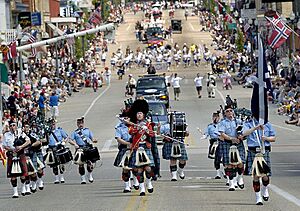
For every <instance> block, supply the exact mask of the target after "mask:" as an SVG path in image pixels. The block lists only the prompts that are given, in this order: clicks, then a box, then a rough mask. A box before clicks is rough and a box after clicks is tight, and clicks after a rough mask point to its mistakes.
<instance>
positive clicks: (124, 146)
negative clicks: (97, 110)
mask: <svg viewBox="0 0 300 211" xmlns="http://www.w3.org/2000/svg"><path fill="white" fill-rule="evenodd" d="M120 117H123V118H124V120H125V121H126V120H129V118H128V117H127V114H126V113H125V111H123V113H122V114H121V115H120ZM125 121H122V122H120V123H118V124H117V126H116V127H115V130H116V132H115V139H116V140H117V142H118V149H119V152H118V154H117V157H116V159H115V162H114V166H115V167H120V166H121V167H123V170H122V179H123V181H124V183H125V188H124V190H123V193H129V192H131V187H130V169H129V168H128V164H129V160H127V161H125V162H124V163H123V164H121V162H122V159H123V157H124V156H126V152H128V150H129V149H130V148H131V142H130V141H131V135H130V134H129V132H128V126H129V125H128V124H126V123H125ZM125 159H126V158H125ZM133 180H134V184H133V187H134V188H135V189H136V190H138V189H139V184H138V181H137V178H136V177H135V176H134V177H133Z"/></svg>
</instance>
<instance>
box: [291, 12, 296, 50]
mask: <svg viewBox="0 0 300 211" xmlns="http://www.w3.org/2000/svg"><path fill="white" fill-rule="evenodd" d="M295 19H296V16H295V13H294V12H291V14H290V20H291V23H292V29H293V30H295V27H294V24H295V23H294V21H295ZM292 52H293V54H294V53H295V33H294V32H292Z"/></svg>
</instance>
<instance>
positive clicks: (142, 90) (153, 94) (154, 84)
mask: <svg viewBox="0 0 300 211" xmlns="http://www.w3.org/2000/svg"><path fill="white" fill-rule="evenodd" d="M140 97H144V99H145V100H147V101H159V102H163V103H164V104H165V105H166V107H167V108H169V92H168V88H167V85H166V81H165V78H164V77H163V76H159V75H144V76H143V77H141V78H139V79H138V81H137V84H136V98H140Z"/></svg>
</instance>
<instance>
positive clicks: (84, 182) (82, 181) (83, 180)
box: [80, 175, 86, 185]
mask: <svg viewBox="0 0 300 211" xmlns="http://www.w3.org/2000/svg"><path fill="white" fill-rule="evenodd" d="M80 180H81V184H82V185H84V184H86V180H85V175H81V176H80Z"/></svg>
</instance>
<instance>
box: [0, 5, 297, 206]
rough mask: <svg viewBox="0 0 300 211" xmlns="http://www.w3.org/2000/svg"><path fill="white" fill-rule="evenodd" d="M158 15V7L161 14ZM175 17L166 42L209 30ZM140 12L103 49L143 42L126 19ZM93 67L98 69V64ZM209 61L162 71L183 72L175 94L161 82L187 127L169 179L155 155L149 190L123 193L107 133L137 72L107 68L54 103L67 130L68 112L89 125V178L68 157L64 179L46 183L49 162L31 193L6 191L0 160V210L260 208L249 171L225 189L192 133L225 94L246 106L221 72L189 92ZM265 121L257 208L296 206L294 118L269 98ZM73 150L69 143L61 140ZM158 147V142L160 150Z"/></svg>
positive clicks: (179, 13)
mask: <svg viewBox="0 0 300 211" xmlns="http://www.w3.org/2000/svg"><path fill="white" fill-rule="evenodd" d="M164 15H166V14H164ZM175 18H178V19H182V24H183V33H182V34H174V35H173V43H171V40H168V41H167V42H168V43H169V44H170V45H172V46H173V45H174V43H175V42H177V43H178V44H179V45H180V46H182V45H183V43H187V44H188V45H191V44H192V43H195V44H198V43H202V44H206V45H207V46H209V47H210V43H211V36H210V33H209V32H200V25H199V20H198V17H197V16H195V17H191V16H189V17H188V20H187V21H185V20H184V10H176V13H175ZM141 19H142V13H141V12H139V13H137V14H136V15H133V13H129V14H127V15H126V16H125V22H126V23H124V24H122V25H120V27H119V28H118V30H117V36H116V41H117V43H116V44H110V45H109V52H113V51H116V49H117V48H119V47H120V48H122V49H123V51H124V50H125V48H126V46H130V47H131V49H136V48H137V47H138V46H141V47H142V46H143V44H140V43H139V42H138V41H137V40H136V38H135V30H134V26H135V23H136V21H138V20H141ZM169 24H170V19H167V18H166V21H165V23H164V25H166V26H168V25H169ZM97 71H99V72H100V71H103V67H102V66H98V70H97ZM210 71H211V69H210V65H208V66H205V64H201V65H200V67H197V68H196V67H194V66H193V67H188V68H183V67H182V68H177V69H176V70H175V69H174V68H171V69H170V71H167V72H166V74H167V75H171V73H175V72H176V73H178V75H179V76H180V77H182V78H183V77H184V79H183V80H182V81H181V94H180V98H179V99H180V100H179V101H174V95H173V88H172V87H170V88H169V92H170V106H171V110H173V111H183V112H185V113H186V115H187V123H188V131H189V132H190V136H189V137H187V138H186V140H185V142H186V144H187V147H186V148H187V153H188V157H189V160H188V162H187V165H186V168H185V179H184V180H181V179H179V180H178V181H177V182H171V181H170V172H169V163H168V162H167V161H165V160H163V159H161V175H162V177H161V178H158V180H157V181H155V182H153V186H154V192H153V193H152V194H150V193H146V196H144V197H140V196H139V191H136V190H133V191H132V192H131V193H123V182H122V180H121V169H120V168H116V167H114V166H113V162H114V159H115V156H116V154H117V152H118V148H117V142H116V140H115V138H114V133H115V129H114V127H115V125H116V124H117V122H118V119H117V118H116V115H117V114H119V113H120V108H121V107H123V105H124V100H125V99H126V97H124V92H125V84H126V81H127V78H128V74H129V73H131V74H133V77H134V78H135V79H138V75H140V74H142V72H141V69H137V70H132V69H131V70H130V71H129V73H128V72H126V74H125V76H124V78H123V80H118V79H117V75H116V73H115V72H113V73H112V81H111V84H110V85H109V86H106V85H104V86H103V87H101V88H100V89H98V91H97V92H94V91H93V90H92V89H91V88H83V90H81V91H80V92H79V93H75V94H74V96H72V97H70V98H69V99H68V101H67V102H66V103H64V104H61V105H60V107H59V108H60V116H59V118H58V125H59V126H60V127H62V128H63V129H65V130H66V131H67V132H68V134H69V133H70V132H71V131H74V130H75V129H76V118H78V117H81V116H85V127H88V128H89V129H90V130H91V131H92V132H93V133H94V136H95V138H96V139H97V141H98V143H97V144H96V146H97V147H98V149H99V150H100V153H101V157H102V160H101V162H98V164H97V165H96V168H95V170H94V174H93V175H94V179H95V181H94V183H88V184H86V185H81V184H80V178H79V174H78V168H77V166H76V165H74V164H67V165H66V174H65V180H66V182H65V184H53V175H52V173H51V170H50V169H49V168H47V169H46V172H45V178H44V182H45V188H44V190H43V191H39V190H38V192H39V193H38V194H37V193H34V194H31V196H30V197H27V196H25V197H22V196H21V197H20V198H19V199H18V200H12V199H11V187H10V184H9V182H8V179H7V178H6V174H5V169H4V168H3V167H1V168H0V185H1V190H0V204H1V208H0V210H22V211H25V210H101V211H104V210H107V211H108V210H116V211H119V210H152V211H156V210H157V211H158V210H162V211H164V210H172V211H181V210H185V211H187V210H219V211H221V210H244V211H248V210H261V209H262V207H261V206H256V205H255V203H254V201H255V196H254V193H253V190H252V179H251V176H245V177H244V180H245V189H243V190H241V189H237V190H236V191H234V192H230V193H229V192H228V187H227V186H225V183H226V180H225V179H223V178H222V179H221V180H216V179H214V177H215V169H214V168H213V160H210V159H208V158H207V151H208V140H207V139H200V138H201V136H202V135H201V134H200V132H199V131H198V130H197V128H201V129H202V130H204V129H205V128H206V127H207V125H208V124H209V123H210V122H211V115H212V113H213V112H215V111H216V110H218V109H219V108H220V105H224V101H225V97H226V95H228V94H229V95H230V96H231V97H232V98H233V99H237V102H238V106H239V107H240V108H242V107H245V108H249V107H250V98H251V93H252V89H251V88H243V87H242V86H241V85H238V84H237V83H235V82H233V89H232V90H224V89H222V82H221V79H218V80H217V81H218V85H217V92H216V97H215V98H208V96H207V92H206V84H205V82H203V91H202V98H198V97H197V93H196V89H195V85H194V78H195V77H196V74H197V73H200V74H201V75H202V76H204V75H205V74H206V73H207V72H210ZM269 106H270V109H269V116H270V122H271V123H272V124H273V126H274V129H275V130H276V142H275V143H273V144H272V152H271V159H272V178H271V186H270V200H269V202H265V203H264V206H263V209H264V210H286V211H287V210H288V211H294V210H295V211H296V210H300V177H299V175H300V163H299V160H300V154H299V151H300V143H299V137H300V130H299V127H296V126H294V125H287V124H285V123H284V120H286V119H287V117H286V116H279V115H278V114H277V113H276V110H277V108H276V106H275V105H274V104H271V103H270V104H269ZM69 147H70V148H72V151H74V148H73V146H69ZM161 147H162V145H159V150H160V154H161Z"/></svg>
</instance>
